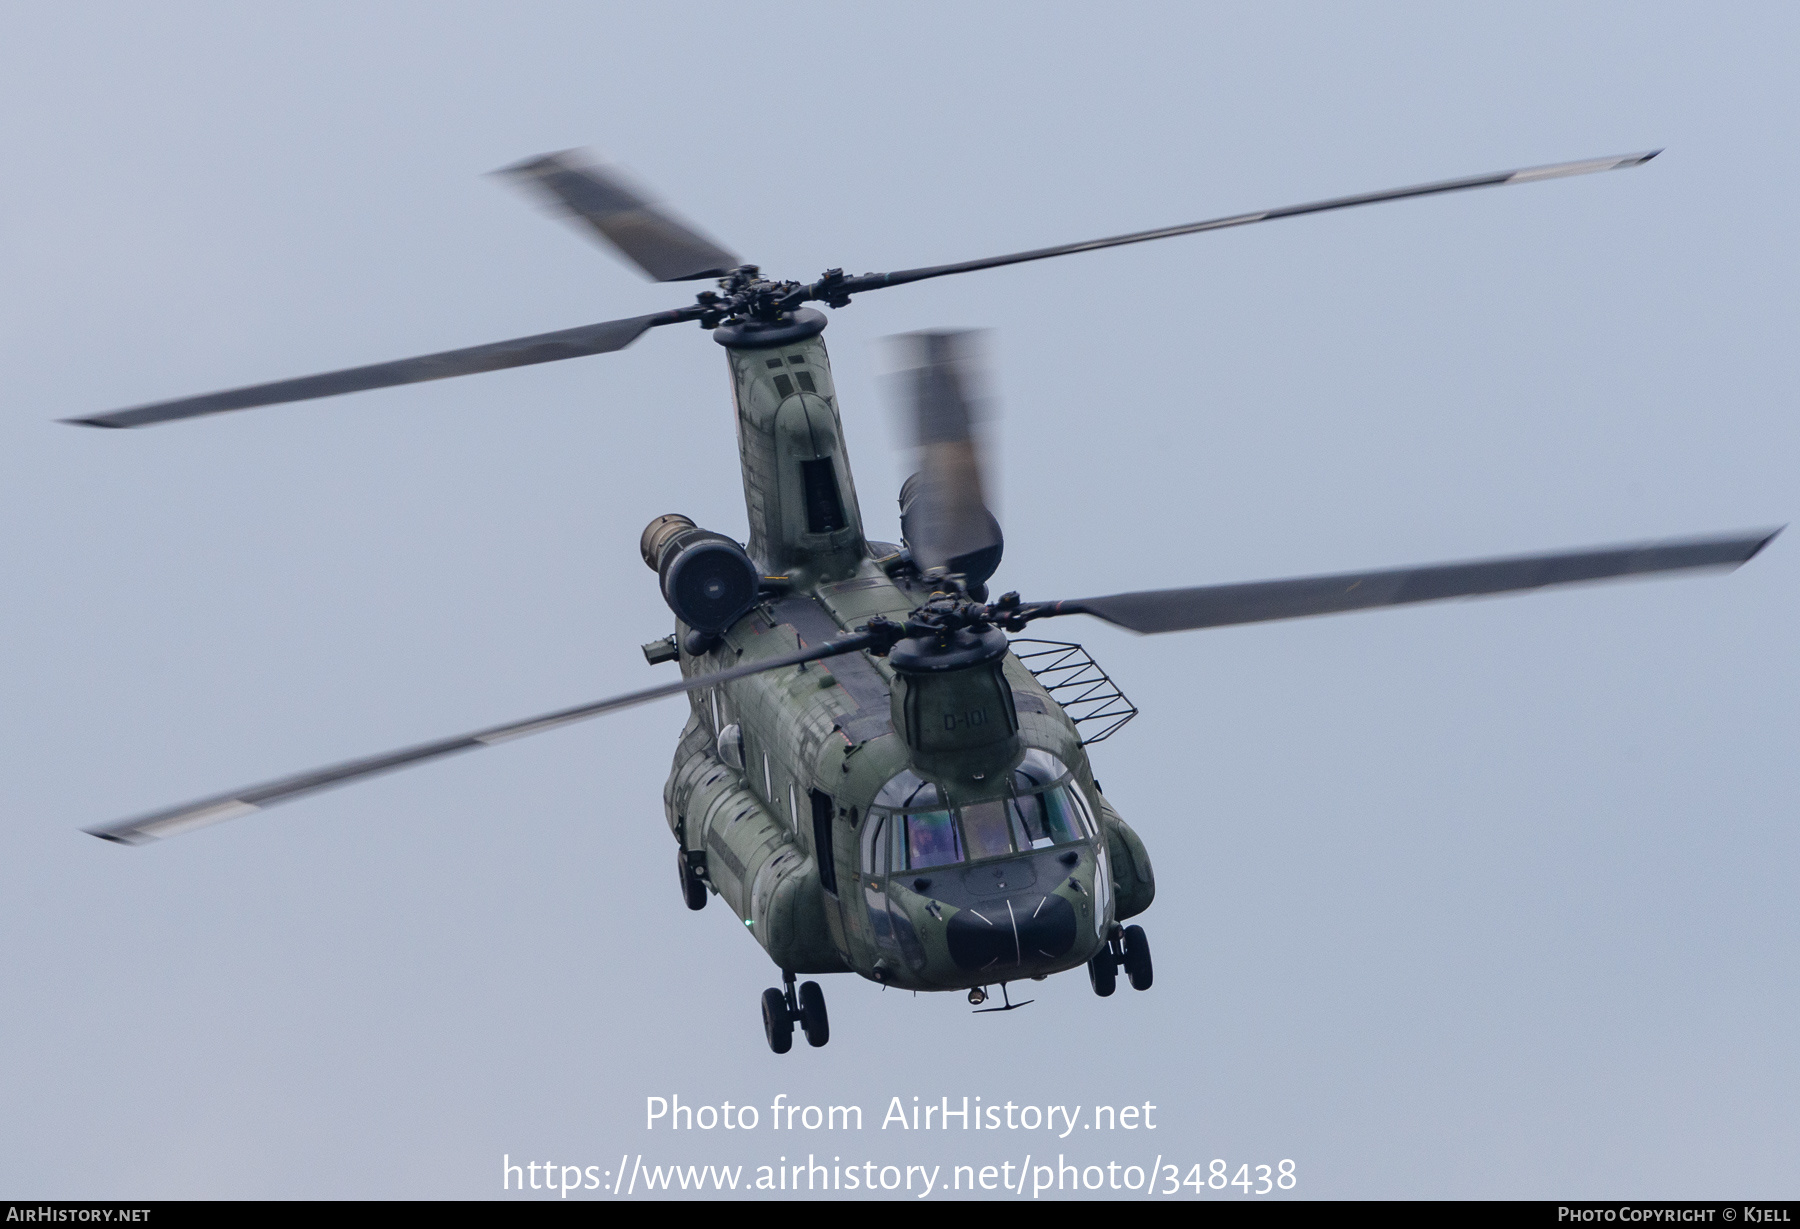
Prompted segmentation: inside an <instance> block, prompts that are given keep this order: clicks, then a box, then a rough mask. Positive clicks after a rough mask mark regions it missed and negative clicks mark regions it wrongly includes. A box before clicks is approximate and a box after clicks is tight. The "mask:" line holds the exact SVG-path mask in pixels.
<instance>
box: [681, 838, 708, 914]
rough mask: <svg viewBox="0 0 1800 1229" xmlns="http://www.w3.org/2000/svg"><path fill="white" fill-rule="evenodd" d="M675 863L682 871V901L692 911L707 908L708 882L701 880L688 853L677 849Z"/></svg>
mask: <svg viewBox="0 0 1800 1229" xmlns="http://www.w3.org/2000/svg"><path fill="white" fill-rule="evenodd" d="M675 861H676V863H677V864H678V866H677V869H679V870H680V871H681V899H682V900H684V901H686V902H687V907H688V908H690V909H704V908H706V880H704V879H702V878H700V872H699V871H698V870H696V869H695V867H694V864H693V863H692V862H691V861H689V860H688V851H687V850H685V849H676V851H675Z"/></svg>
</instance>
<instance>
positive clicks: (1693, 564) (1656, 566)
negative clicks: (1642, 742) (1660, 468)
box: [1043, 529, 1781, 632]
mask: <svg viewBox="0 0 1800 1229" xmlns="http://www.w3.org/2000/svg"><path fill="white" fill-rule="evenodd" d="M1780 532H1781V530H1780V529H1762V530H1757V531H1755V532H1752V533H1745V534H1735V535H1732V536H1730V537H1719V538H1678V539H1675V540H1673V541H1669V542H1646V543H1639V544H1635V545H1626V546H1612V547H1604V548H1601V549H1599V550H1585V551H1569V552H1564V553H1558V554H1543V555H1519V556H1515V557H1511V558H1505V559H1480V560H1473V561H1470V562H1467V563H1440V564H1434V565H1429V566H1426V567H1416V568H1395V569H1393V570H1391V571H1382V572H1345V573H1342V574H1341V575H1336V576H1307V577H1301V578H1298V579H1294V580H1265V581H1257V582H1253V583H1250V584H1242V585H1205V586H1202V587H1200V588H1195V589H1159V590H1152V591H1150V592H1146V593H1115V594H1112V595H1110V596H1107V597H1086V598H1081V599H1079V600H1077V601H1072V602H1055V603H1051V604H1050V605H1049V606H1048V607H1047V608H1045V609H1044V611H1043V613H1045V614H1058V615H1061V614H1089V615H1093V616H1094V617H1095V618H1099V619H1105V620H1106V621H1107V622H1108V623H1113V624H1117V625H1118V626H1120V627H1124V628H1129V629H1130V630H1131V631H1134V632H1178V631H1188V630H1191V629H1194V628H1201V627H1225V626H1229V625H1231V624H1236V623H1263V622H1267V621H1269V620H1272V619H1299V618H1304V617H1305V616H1308V615H1322V614H1337V613H1340V612H1343V611H1349V610H1368V609H1372V608H1374V607H1377V606H1405V605H1409V604H1411V603H1413V602H1437V601H1442V600H1444V599H1446V598H1453V597H1480V596H1483V595H1485V594H1490V593H1512V592H1515V591H1518V590H1522V589H1541V588H1544V587H1546V586H1549V585H1572V584H1580V583H1582V582H1585V581H1597V580H1615V579H1619V578H1622V577H1626V576H1643V575H1648V574H1650V573H1654V572H1679V571H1686V570H1689V569H1693V568H1735V567H1737V566H1738V565H1739V564H1741V563H1743V562H1745V561H1746V560H1748V559H1749V558H1751V557H1752V556H1753V555H1755V554H1756V552H1758V551H1760V550H1761V549H1762V548H1763V547H1765V546H1767V545H1768V544H1769V542H1770V541H1771V540H1772V539H1773V538H1774V537H1775V535H1776V534H1778V533H1780Z"/></svg>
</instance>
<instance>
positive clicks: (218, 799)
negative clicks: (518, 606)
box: [86, 632, 875, 845]
mask: <svg viewBox="0 0 1800 1229" xmlns="http://www.w3.org/2000/svg"><path fill="white" fill-rule="evenodd" d="M873 643H875V638H874V637H873V636H871V635H869V634H868V633H867V632H857V633H854V634H852V635H849V636H842V637H839V638H838V639H836V640H828V641H826V642H825V643H823V644H817V645H814V646H812V647H811V648H805V649H800V650H797V651H796V652H793V653H787V654H784V655H782V656H780V657H773V658H769V659H768V660H766V661H757V662H750V663H748V664H746V665H742V666H734V667H732V668H731V669H729V670H720V671H717V672H715V673H712V674H702V675H697V676H696V677H694V678H689V679H683V680H681V681H680V682H678V683H666V684H664V685H663V686H661V687H646V688H645V689H644V690H642V691H632V692H627V693H626V694H624V695H622V696H614V697H612V698H611V699H610V700H600V701H597V702H595V703H593V704H582V705H577V706H576V707H574V708H565V709H560V710H558V711H557V712H554V713H545V714H544V715H543V716H541V717H532V718H529V719H527V720H525V721H515V722H511V723H510V724H507V725H497V726H493V727H491V728H489V729H485V730H477V731H475V732H474V733H473V734H461V735H458V736H457V737H455V738H444V739H439V740H438V741H437V742H429V743H420V744H419V745H418V746H415V747H403V748H401V749H400V750H398V751H390V752H388V753H387V754H385V755H372V756H368V757H366V758H363V759H358V760H347V761H345V762H344V763H341V764H333V765H331V766H330V767H328V768H318V769H314V770H313V771H311V772H302V773H296V774H295V775H293V776H289V777H280V778H278V779H276V780H274V781H265V782H263V783H262V784H260V785H252V786H249V787H247V788H244V789H240V790H234V791H232V792H231V793H229V794H215V795H214V796H212V797H210V798H202V799H200V800H199V801H197V802H189V803H186V804H184V805H182V806H178V807H169V808H167V809H165V810H161V811H152V812H150V813H149V814H148V815H139V816H137V817H135V818H132V819H123V820H119V821H117V822H115V823H110V824H105V825H103V826H101V827H97V828H88V829H86V831H88V832H90V833H92V834H93V835H95V836H97V837H100V838H101V839H102V840H107V841H117V842H118V843H120V844H122V845H145V844H148V843H149V842H151V841H154V840H159V839H161V838H163V837H169V836H174V835H176V834H177V833H180V832H187V831H189V830H190V829H194V828H204V827H205V826H207V825H208V824H216V823H219V822H221V821H222V820H227V819H236V818H238V817H239V816H241V815H249V814H251V813H252V812H255V811H260V810H263V809H264V808H266V807H272V806H274V805H275V804H276V803H279V802H289V801H292V800H293V799H295V798H299V797H302V796H304V795H306V794H311V793H315V792H317V791H319V790H322V789H328V788H330V787H331V786H334V785H346V784H348V783H350V782H352V781H359V780H362V779H363V778H365V777H373V776H376V775H378V774H380V773H384V772H392V771H394V770H395V769H397V768H406V767H409V766H410V765H413V764H422V763H424V762H425V761H427V760H435V759H439V758H441V757H443V756H446V755H455V754H456V753H458V752H460V751H474V750H476V749H477V748H480V747H491V746H493V745H494V744H495V743H504V742H511V741H512V740H513V739H515V738H524V737H526V736H527V735H529V734H542V733H543V732H544V731H546V730H554V729H557V728H559V727H561V726H565V725H573V724H574V723H575V722H577V721H586V720H587V719H588V718H590V717H599V716H601V715H602V714H605V713H613V712H618V711H619V710H620V709H625V708H632V707H634V706H636V705H639V704H648V703H649V702H650V701H652V700H660V699H663V698H665V697H667V696H675V695H680V694H681V693H683V692H687V691H696V690H698V689H700V688H702V687H714V686H717V685H718V684H720V683H729V682H731V681H732V680H734V679H741V678H748V677H749V676H750V675H752V674H760V673H761V672H763V671H765V670H779V669H781V668H782V667H784V666H795V665H799V664H800V663H802V662H808V661H817V660H819V659H821V658H825V657H836V656H838V655H839V654H843V653H853V652H855V651H857V650H858V649H864V648H867V647H869V646H870V645H871V644H873Z"/></svg>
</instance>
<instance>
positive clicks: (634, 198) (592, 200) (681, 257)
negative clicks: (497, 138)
mask: <svg viewBox="0 0 1800 1229" xmlns="http://www.w3.org/2000/svg"><path fill="white" fill-rule="evenodd" d="M496 174H500V175H510V176H512V177H513V178H514V179H516V180H518V181H520V182H522V183H525V184H527V185H529V186H531V187H533V188H535V189H537V190H538V192H539V193H540V194H542V195H543V196H544V197H545V198H547V199H548V200H549V201H550V202H551V204H552V205H553V206H556V207H560V209H561V211H562V212H565V213H567V214H568V215H569V216H570V217H573V218H575V219H576V220H577V221H580V222H585V223H587V225H588V226H590V227H591V228H593V230H594V231H595V232H596V233H597V234H598V235H599V236H600V237H601V238H602V239H605V240H606V241H607V242H608V243H609V244H611V245H612V246H613V247H614V248H617V249H618V251H619V252H620V254H621V255H623V256H624V257H625V259H627V260H629V261H631V263H632V264H634V265H636V266H637V267H638V268H640V269H642V270H643V271H644V272H645V273H647V274H649V275H650V276H651V277H652V278H654V279H655V280H657V281H659V282H686V281H693V280H694V279H696V278H702V277H723V276H724V275H725V274H727V273H729V272H731V271H732V270H733V269H735V268H737V267H738V265H740V264H742V263H743V262H742V261H740V260H739V259H738V258H737V257H736V256H734V255H732V254H731V253H730V252H727V251H726V250H725V249H724V248H722V247H720V246H719V245H718V244H716V243H714V242H713V241H712V240H711V239H708V238H707V237H706V236H705V235H702V234H701V233H700V232H699V231H697V230H695V229H694V228H693V227H692V226H690V225H688V224H687V223H686V222H682V221H680V220H678V219H677V218H675V217H674V215H672V214H671V213H669V212H668V211H667V210H666V209H664V208H662V207H660V206H658V205H655V204H652V203H651V202H650V201H649V200H648V199H647V198H646V197H645V196H644V195H643V194H642V193H640V192H639V191H637V190H636V189H635V188H633V187H632V186H631V185H630V184H629V183H628V182H626V180H625V178H624V176H623V175H622V174H621V173H620V172H618V171H617V170H614V169H612V168H610V167H602V166H600V165H599V164H597V163H596V162H594V161H593V159H592V157H591V156H590V155H588V154H587V153H586V151H583V150H576V149H571V150H565V151H563V152H562V153H560V154H545V155H544V156H543V157H541V158H527V159H526V160H525V161H523V162H520V163H517V164H515V165H513V166H509V167H504V168H502V169H501V170H499V171H497V172H496Z"/></svg>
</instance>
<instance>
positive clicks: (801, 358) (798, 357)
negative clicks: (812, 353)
mask: <svg viewBox="0 0 1800 1229" xmlns="http://www.w3.org/2000/svg"><path fill="white" fill-rule="evenodd" d="M805 361H806V355H804V354H790V355H788V362H790V363H792V364H793V365H794V366H796V367H798V366H799V365H800V364H802V363H804V362H805Z"/></svg>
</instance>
